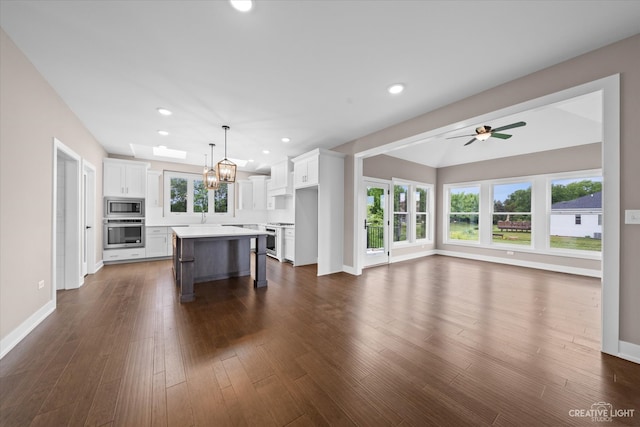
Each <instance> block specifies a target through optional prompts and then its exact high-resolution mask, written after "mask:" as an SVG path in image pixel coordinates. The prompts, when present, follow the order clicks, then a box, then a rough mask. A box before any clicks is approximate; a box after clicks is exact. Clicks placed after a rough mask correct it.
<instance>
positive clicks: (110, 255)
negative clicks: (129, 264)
mask: <svg viewBox="0 0 640 427" xmlns="http://www.w3.org/2000/svg"><path fill="white" fill-rule="evenodd" d="M145 256H146V253H145V248H127V249H105V250H103V251H102V262H105V263H109V262H112V261H127V260H135V259H142V258H145Z"/></svg>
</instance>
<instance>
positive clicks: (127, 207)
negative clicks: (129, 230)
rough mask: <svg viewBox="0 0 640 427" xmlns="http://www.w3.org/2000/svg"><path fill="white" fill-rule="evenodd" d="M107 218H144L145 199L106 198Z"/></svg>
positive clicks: (105, 213)
mask: <svg viewBox="0 0 640 427" xmlns="http://www.w3.org/2000/svg"><path fill="white" fill-rule="evenodd" d="M104 217H105V218H144V199H137V198H128V197H105V198H104Z"/></svg>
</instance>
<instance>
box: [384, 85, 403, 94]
mask: <svg viewBox="0 0 640 427" xmlns="http://www.w3.org/2000/svg"><path fill="white" fill-rule="evenodd" d="M403 90H404V85H403V84H402V83H394V84H392V85H391V86H389V88H388V89H387V91H389V93H390V94H392V95H397V94H399V93H402V91H403Z"/></svg>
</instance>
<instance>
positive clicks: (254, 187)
mask: <svg viewBox="0 0 640 427" xmlns="http://www.w3.org/2000/svg"><path fill="white" fill-rule="evenodd" d="M268 178H269V177H268V176H265V175H255V176H250V177H249V179H248V180H243V181H238V184H239V185H238V209H240V210H247V209H252V210H265V209H267V179H268Z"/></svg>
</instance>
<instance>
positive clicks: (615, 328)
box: [582, 74, 620, 355]
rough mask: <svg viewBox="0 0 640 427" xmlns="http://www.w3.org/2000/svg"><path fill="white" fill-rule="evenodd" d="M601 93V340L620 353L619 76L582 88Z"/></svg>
mask: <svg viewBox="0 0 640 427" xmlns="http://www.w3.org/2000/svg"><path fill="white" fill-rule="evenodd" d="M592 86H594V89H596V90H602V104H603V105H602V114H603V117H602V123H603V139H602V140H603V144H602V181H603V188H604V191H603V193H602V209H603V211H605V212H606V214H605V215H603V222H602V272H603V276H602V297H601V298H602V299H601V304H602V327H601V333H602V340H601V343H600V345H601V348H602V351H603V352H604V353H608V354H612V355H616V354H618V353H619V340H620V75H619V74H615V75H613V76H609V77H605V78H603V79H600V80H596V81H595V82H592V83H588V84H586V85H583V86H582V87H585V88H587V89H588V88H589V87H592Z"/></svg>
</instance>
